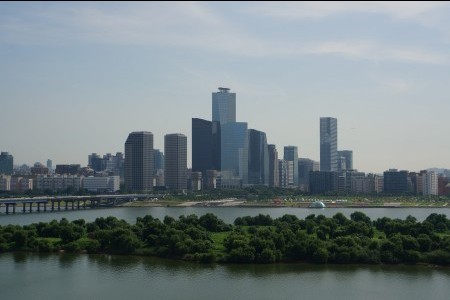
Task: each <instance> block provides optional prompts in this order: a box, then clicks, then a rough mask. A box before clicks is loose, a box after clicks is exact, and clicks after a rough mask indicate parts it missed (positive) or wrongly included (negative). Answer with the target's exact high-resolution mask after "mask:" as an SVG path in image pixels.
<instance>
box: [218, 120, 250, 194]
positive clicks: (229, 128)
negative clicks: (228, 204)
mask: <svg viewBox="0 0 450 300" xmlns="http://www.w3.org/2000/svg"><path fill="white" fill-rule="evenodd" d="M221 179H222V186H236V185H238V184H237V179H239V180H240V181H241V184H247V182H248V130H247V123H244V122H229V123H226V124H223V125H222V126H221Z"/></svg>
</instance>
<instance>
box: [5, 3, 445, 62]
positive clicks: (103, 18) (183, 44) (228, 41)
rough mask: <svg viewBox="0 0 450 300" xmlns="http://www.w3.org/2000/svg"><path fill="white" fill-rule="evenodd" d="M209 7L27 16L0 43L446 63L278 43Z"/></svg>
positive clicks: (93, 7) (70, 9)
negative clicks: (104, 45) (100, 44)
mask: <svg viewBox="0 0 450 300" xmlns="http://www.w3.org/2000/svg"><path fill="white" fill-rule="evenodd" d="M439 5H440V4H439V3H430V4H428V3H421V2H420V3H417V4H415V3H411V4H410V5H407V6H406V7H405V5H403V4H402V3H399V2H394V3H391V2H388V3H387V2H380V3H378V2H369V3H366V2H358V3H356V4H353V3H350V2H338V3H334V2H318V3H316V2H301V3H297V2H296V3H282V4H278V3H258V4H257V5H255V7H256V8H255V9H254V10H255V11H258V12H260V13H263V14H264V13H266V14H271V15H272V16H279V17H289V16H291V17H298V18H303V17H307V16H309V17H324V16H328V15H331V14H336V13H342V12H362V11H365V12H370V11H373V12H383V13H388V14H391V15H393V16H395V17H398V18H401V17H412V16H417V15H420V14H422V13H424V12H427V11H429V10H432V9H434V8H435V7H436V6H439ZM225 17H226V15H224V16H223V15H221V14H220V13H219V12H218V11H216V10H214V9H213V8H212V7H211V6H210V5H209V4H204V3H197V2H189V3H177V4H165V3H161V2H157V3H133V5H128V4H125V3H121V4H119V5H117V6H113V7H111V6H108V5H102V4H96V3H94V4H92V3H88V4H76V5H70V6H67V7H66V6H62V7H61V6H57V7H54V8H52V7H50V9H46V10H36V11H29V12H27V13H26V14H18V15H17V16H9V17H7V18H3V19H2V20H0V36H2V37H3V39H4V41H9V42H12V43H38V44H67V43H69V44H71V43H80V42H81V43H83V42H89V43H107V44H121V45H145V46H163V47H177V48H187V49H189V48H191V49H199V50H207V51H213V52H218V53H224V54H231V55H240V56H248V57H280V58H285V57H286V58H292V57H298V56H304V55H337V56H342V57H346V58H351V59H365V60H378V61H396V62H413V63H424V64H442V63H447V60H448V58H447V57H446V56H442V55H440V54H438V53H433V52H430V51H428V50H423V49H413V48H410V47H408V48H402V47H398V46H392V45H384V44H382V43H380V42H376V41H371V40H358V39H356V40H336V41H315V42H310V41H308V40H304V41H299V40H289V41H286V40H279V39H278V38H277V37H276V36H271V35H269V34H265V35H264V36H261V35H257V34H250V33H248V32H247V31H246V30H245V29H246V28H244V27H243V26H239V24H235V23H234V22H231V21H230V20H227V19H226V18H225Z"/></svg>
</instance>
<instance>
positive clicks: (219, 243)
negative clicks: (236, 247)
mask: <svg viewBox="0 0 450 300" xmlns="http://www.w3.org/2000/svg"><path fill="white" fill-rule="evenodd" d="M230 232H231V231H226V232H212V233H211V239H212V240H213V243H214V244H213V251H214V253H215V254H219V253H224V252H225V246H224V245H223V242H224V240H225V238H226V237H227V236H228V235H229V234H230Z"/></svg>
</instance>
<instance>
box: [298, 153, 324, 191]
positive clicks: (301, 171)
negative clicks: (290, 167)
mask: <svg viewBox="0 0 450 300" xmlns="http://www.w3.org/2000/svg"><path fill="white" fill-rule="evenodd" d="M319 170H320V167H319V163H318V162H316V161H314V160H312V159H308V158H299V159H298V187H299V188H300V189H301V190H302V191H304V192H309V174H310V172H313V171H319Z"/></svg>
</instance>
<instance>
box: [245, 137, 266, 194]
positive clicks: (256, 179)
mask: <svg viewBox="0 0 450 300" xmlns="http://www.w3.org/2000/svg"><path fill="white" fill-rule="evenodd" d="M248 137H249V149H248V183H249V184H256V185H269V153H268V148H267V138H266V134H265V133H264V132H262V131H258V130H255V129H250V130H249V131H248Z"/></svg>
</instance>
